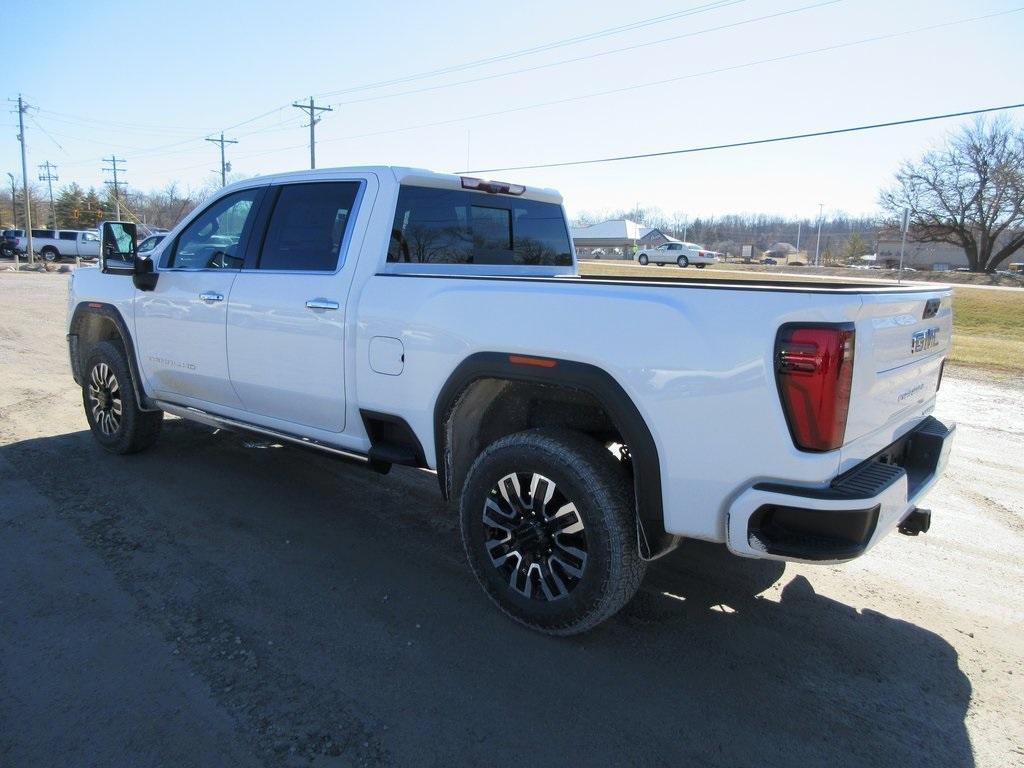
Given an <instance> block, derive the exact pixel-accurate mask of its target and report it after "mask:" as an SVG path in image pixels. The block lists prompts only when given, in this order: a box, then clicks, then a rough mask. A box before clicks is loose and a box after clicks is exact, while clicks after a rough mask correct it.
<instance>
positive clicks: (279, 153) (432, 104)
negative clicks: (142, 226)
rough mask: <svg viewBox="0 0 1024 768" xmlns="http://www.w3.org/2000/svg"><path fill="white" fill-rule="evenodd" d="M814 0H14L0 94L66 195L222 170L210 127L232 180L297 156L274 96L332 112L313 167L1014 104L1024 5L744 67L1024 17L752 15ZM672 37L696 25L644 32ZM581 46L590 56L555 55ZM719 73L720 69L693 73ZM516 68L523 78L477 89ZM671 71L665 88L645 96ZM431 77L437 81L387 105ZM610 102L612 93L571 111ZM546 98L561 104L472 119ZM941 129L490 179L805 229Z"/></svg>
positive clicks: (973, 12) (597, 149)
mask: <svg viewBox="0 0 1024 768" xmlns="http://www.w3.org/2000/svg"><path fill="white" fill-rule="evenodd" d="M819 2H821V0H690V2H685V3H684V2H668V0H640V2H632V3H622V2H608V1H607V0H568V1H566V2H553V0H518V1H517V2H515V3H488V2H480V0H458V1H457V2H434V3H423V2H385V1H381V2H366V3H358V4H357V3H338V2H328V1H326V0H308V1H305V2H300V3H293V4H286V3H280V2H274V3H271V2H262V1H261V0H251V1H250V2H246V3H232V2H209V0H207V1H206V2H194V1H193V0H183V1H181V2H174V3H160V4H156V3H147V2H138V3H134V4H127V3H126V4H119V3H110V2H103V1H102V0H94V1H93V2H89V3H82V2H74V3H72V2H63V3H52V2H39V1H37V2H28V1H27V0H20V1H19V2H16V3H10V4H8V6H7V10H6V12H5V13H4V14H3V19H4V29H5V30H7V33H8V34H7V35H6V36H5V42H6V46H5V51H4V56H3V63H2V65H0V71H2V76H0V82H2V83H3V88H2V89H0V90H2V91H3V95H4V96H6V97H16V96H17V94H18V93H19V92H22V93H24V94H25V96H26V98H27V99H28V100H29V102H30V103H31V104H33V105H34V106H37V107H39V108H40V109H39V111H38V112H35V111H34V112H32V113H31V117H30V119H29V121H28V122H27V125H26V128H27V135H28V141H29V144H28V149H29V164H30V174H31V175H32V176H33V178H34V177H35V175H36V174H37V173H38V170H37V168H36V166H37V164H39V163H42V162H43V161H44V160H49V161H51V162H53V163H56V164H57V166H58V168H59V170H58V174H59V176H60V184H64V183H66V182H70V181H76V182H78V183H79V184H81V185H83V186H90V185H98V184H100V183H101V182H102V180H103V178H104V177H103V174H102V173H101V165H102V163H101V161H100V158H101V156H104V155H110V154H111V153H116V154H117V155H118V156H119V157H124V158H126V159H127V164H126V171H127V179H128V182H129V184H130V185H131V186H133V187H135V188H138V189H154V188H158V187H162V186H164V185H166V184H168V183H169V182H172V181H175V182H178V183H179V185H181V186H182V187H184V188H198V187H201V186H203V185H206V184H209V183H210V182H211V180H212V179H213V178H214V177H213V174H212V171H213V170H214V169H217V168H218V167H219V165H218V163H219V157H218V154H217V153H218V150H217V147H216V145H213V144H210V143H208V142H205V141H203V138H204V137H205V136H211V135H215V133H216V132H219V131H220V130H221V129H226V131H227V133H226V135H227V137H228V138H235V139H238V140H239V143H238V144H236V145H232V146H230V147H229V148H228V159H229V160H231V162H232V163H233V166H234V171H236V172H238V173H240V174H244V175H247V176H248V175H254V174H262V173H270V172H275V171H281V170H290V169H297V168H305V167H308V162H309V153H308V148H307V143H306V142H307V138H308V131H307V130H306V129H305V128H303V127H302V124H303V123H304V122H305V120H304V118H303V115H302V113H300V112H299V110H297V109H294V108H292V107H290V106H288V105H289V104H290V103H291V102H292V101H294V100H299V99H304V98H307V97H309V96H310V95H316V96H317V102H318V103H324V104H332V105H334V111H333V112H330V113H327V114H326V115H325V116H324V118H323V121H322V122H321V123H320V125H319V126H318V127H317V139H318V146H317V165H318V166H319V167H327V166H337V165H357V164H375V163H381V164H401V165H413V166H419V167H427V168H432V169H434V170H439V171H456V170H464V169H465V168H466V166H467V164H468V165H469V166H470V167H471V168H490V167H495V166H508V165H522V164H530V163H542V162H557V161H562V160H571V159H583V158H588V157H600V156H607V155H617V154H630V153H636V152H646V151H657V150H666V149H674V148H681V147H687V146H695V145H704V144H715V143H722V142H729V141H737V140H744V139H749V138H758V137H768V136H774V135H782V134H788V133H797V132H806V131H813V130H819V129H828V128H834V127H841V126H846V125H855V124H861V123H871V122H879V121H885V120H891V119H900V118H905V117H914V116H918V115H926V114H934V113H941V112H952V111H960V110H967V109H971V108H977V107H985V106H995V105H1000V104H1008V103H1014V102H1020V101H1024V98H1022V97H1024V88H1022V87H1021V75H1022V64H1024V57H1022V55H1021V45H1022V40H1024V12H1018V13H1011V14H1008V15H1003V16H1000V17H998V18H994V19H988V20H983V21H976V22H973V23H967V24H960V25H955V26H950V27H946V28H942V29H933V30H930V31H924V32H918V33H915V34H908V35H901V36H898V37H894V38H891V39H888V40H880V41H875V42H869V43H864V44H858V45H852V46H849V47H845V48H841V49H838V50H832V51H827V52H821V53H814V54H808V55H797V56H794V57H792V58H788V59H786V60H783V61H776V62H771V63H761V64H752V65H751V66H737V65H746V64H748V63H752V62H758V61H761V60H764V59H770V58H774V57H779V56H787V55H790V54H799V53H800V52H803V51H809V50H812V49H817V48H824V47H829V46H835V45H842V44H846V43H852V42H855V41H858V40H862V39H865V38H870V37H876V36H879V35H888V34H893V33H899V32H903V31H907V30H913V29H918V28H921V27H926V26H930V25H936V24H942V23H945V22H950V21H956V20H960V19H964V18H969V17H974V16H981V15H984V14H989V13H996V12H999V11H1007V10H1011V9H1014V8H1018V7H1022V6H1024V2H1022V1H1021V0H1009V1H1006V0H1003V1H1000V0H980V1H979V2H970V3H965V2H962V1H961V2H953V1H950V0H937V1H935V2H928V3H924V2H899V0H897V2H892V1H891V0H842V1H841V2H835V3H832V4H826V5H822V6H820V7H814V8H809V9H807V10H802V11H798V12H795V13H789V14H787V15H782V16H777V17H776V18H772V19H764V20H760V21H751V20H753V19H757V18H759V17H763V16H768V15H771V14H778V13H780V12H785V11H793V10H795V9H800V8H805V7H807V6H812V5H816V4H817V3H819ZM699 6H704V7H707V6H713V7H711V8H707V9H706V10H703V11H701V10H699ZM687 9H692V10H695V11H696V12H693V13H690V14H689V15H677V16H676V17H674V18H671V19H668V20H663V21H660V22H657V23H652V24H648V25H646V26H642V27H639V28H634V29H631V30H627V31H623V32H618V33H614V34H607V35H603V36H599V37H595V38H592V39H588V40H583V41H580V42H577V43H575V44H571V45H561V46H558V47H554V48H548V49H547V50H544V51H540V52H535V53H531V54H529V55H522V56H516V57H512V58H507V59H505V60H502V61H496V62H492V63H489V64H487V65H485V66H474V67H471V68H467V69H463V70H461V71H457V72H450V73H448V74H445V75H442V76H433V77H426V78H422V79H415V80H410V81H407V82H404V83H401V84H397V85H389V86H378V87H374V88H365V89H360V90H349V91H348V92H347V93H338V92H341V91H345V90H346V89H353V88H359V87H360V86H365V85H367V84H374V83H379V82H381V81H387V80H391V79H398V78H405V77H407V76H410V75H416V74H419V73H422V72H425V71H430V70H436V69H439V68H445V67H453V66H458V65H462V64H465V63H467V62H473V61H477V60H480V59H483V58H487V57H492V56H501V55H503V54H506V53H510V52H516V51H521V50H523V49H530V48H535V47H543V46H547V45H548V44H550V43H555V42H557V41H561V40H565V39H567V38H572V37H578V36H584V35H590V34H591V33H596V32H600V31H602V30H606V29H608V28H611V27H620V26H623V25H629V24H633V23H635V22H639V21H643V20H648V19H652V18H655V17H660V16H665V15H667V14H680V12H683V11H686V10H687ZM738 22H739V23H740V24H739V25H738V26H732V27H731V28H727V29H719V30H716V31H707V30H710V29H712V28H714V27H721V26H725V25H734V24H736V23H738ZM746 22H749V23H746ZM681 35H690V36H689V37H683V38H679V39H676V40H673V41H669V42H662V43H658V42H656V41H658V40H661V39H663V38H669V37H678V36H681ZM626 47H629V48H631V50H627V51H623V52H619V53H609V54H607V55H599V56H596V57H595V56H593V55H594V54H603V53H605V52H608V51H611V50H613V49H619V48H626ZM581 57H590V58H585V59H584V60H581V61H576V62H572V63H562V64H559V63H558V62H564V61H565V60H567V59H577V58H581ZM544 65H553V66H544ZM538 67H541V68H539V69H538ZM725 67H731V68H732V69H731V70H729V71H724V72H717V73H713V74H701V73H706V72H708V71H709V70H716V69H721V68H725ZM526 68H533V71H530V72H524V73H519V74H509V75H507V76H500V77H489V76H492V75H501V74H502V73H508V72H511V71H513V70H521V69H526ZM691 75H692V77H687V76H691ZM480 78H489V79H483V80H479V79H480ZM680 78H685V79H680ZM473 79H475V80H478V82H474V83H463V84H459V85H450V84H452V83H458V82H460V81H464V80H473ZM665 80H672V82H667V83H663V84H660V85H648V86H644V85H643V84H646V83H652V82H655V81H665ZM449 85H450V87H441V88H434V87H435V86H449ZM423 88H433V89H432V90H426V91H422V90H421V92H419V93H404V95H395V94H403V92H407V91H412V90H418V89H423ZM611 90H618V92H617V93H614V94H610V95H605V96H594V97H591V98H577V97H587V96H589V95H590V94H595V93H598V92H602V91H611ZM332 92H334V93H332ZM382 97H387V98H382ZM559 99H574V100H572V101H568V102H566V103H562V104H555V105H548V106H542V107H537V108H533V109H525V110H519V111H512V112H508V113H506V114H503V115H491V116H486V117H473V116H478V115H486V114H488V113H494V112H499V111H503V110H512V109H516V108H519V107H524V106H529V105H535V104H539V103H542V102H551V101H555V100H559ZM272 110H274V111H272ZM267 112H270V114H265V115H264V116H262V117H260V118H259V119H257V120H254V121H252V122H246V123H245V124H244V125H237V124H239V123H242V122H243V121H247V120H249V119H250V118H253V117H256V116H258V115H261V114H263V113H267ZM1022 118H1024V114H1021V115H1019V116H1018V120H1020V119H1022ZM440 122H444V123H445V124H442V125H432V126H426V127H422V126H424V125H425V124H429V123H440ZM5 125H6V126H7V127H8V130H7V133H6V134H5V135H6V138H5V139H3V140H2V141H0V160H2V162H0V171H2V172H6V171H12V172H16V173H17V174H18V175H20V168H21V166H20V156H19V152H18V144H17V142H16V141H15V138H14V134H15V133H16V129H14V128H13V127H11V126H14V125H16V115H15V114H13V112H12V113H11V114H9V115H7V116H6V123H5ZM232 126H236V127H232ZM416 126H421V127H416ZM955 127H956V123H955V122H940V123H930V124H925V125H920V126H913V127H904V128H893V129H885V130H881V131H875V132H871V133H861V134H852V135H847V136H842V137H836V138H819V139H812V140H808V141H803V142H799V143H794V144H784V145H770V146H761V147H752V148H746V149H738V150H727V151H722V152H714V153H708V154H703V155H689V156H680V157H674V158H671V157H670V158H663V159H658V160H640V161H633V162H623V163H614V164H607V165H598V166H589V167H581V168H567V169H547V170H531V171H516V172H501V173H494V174H490V175H491V176H492V177H494V178H498V179H502V180H509V181H521V182H525V183H529V184H539V185H543V186H551V187H555V188H557V189H559V190H561V192H562V193H563V195H564V196H565V198H566V204H567V207H568V208H569V210H570V212H571V213H575V212H578V211H580V210H592V211H593V210H601V209H614V208H618V207H629V206H632V205H634V204H636V203H639V204H641V205H649V206H659V207H661V208H662V209H663V210H664V211H665V212H666V213H667V214H671V213H673V212H675V211H681V212H685V213H686V214H688V215H690V216H693V215H699V214H722V213H729V212H770V213H781V214H785V215H805V216H813V215H815V214H816V213H817V208H818V203H819V202H823V203H824V204H825V207H826V210H845V211H847V212H850V213H869V212H872V211H873V210H874V209H875V200H876V197H877V192H878V189H879V186H880V185H882V184H884V183H886V182H887V180H888V179H889V178H890V177H891V175H892V172H893V171H894V170H895V168H896V166H897V165H898V163H899V162H900V160H901V159H903V158H906V157H911V156H916V155H918V154H919V153H920V152H921V151H922V150H923V149H925V148H926V147H928V146H929V145H930V144H932V143H934V142H936V141H940V140H941V139H942V137H943V136H944V135H945V134H946V133H947V132H948V131H950V130H952V129H953V128H955ZM401 129H408V130H401ZM47 134H49V135H47ZM58 144H59V145H60V146H58ZM467 158H468V159H467ZM0 178H2V179H3V180H4V181H6V178H4V177H2V176H0Z"/></svg>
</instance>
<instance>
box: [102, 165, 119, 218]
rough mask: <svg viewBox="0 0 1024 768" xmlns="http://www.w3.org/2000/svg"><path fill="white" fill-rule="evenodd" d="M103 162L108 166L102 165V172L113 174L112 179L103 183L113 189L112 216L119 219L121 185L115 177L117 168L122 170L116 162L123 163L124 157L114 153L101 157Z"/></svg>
mask: <svg viewBox="0 0 1024 768" xmlns="http://www.w3.org/2000/svg"><path fill="white" fill-rule="evenodd" d="M103 162H105V163H110V167H109V168H107V167H106V166H104V167H103V172H104V173H112V174H113V175H114V178H113V180H112V181H105V182H103V183H104V184H106V185H107V186H109V187H112V188H113V190H114V218H115V219H118V220H120V218H121V185H120V182H119V180H118V178H117V172H118V171H119V170H123V169H121V168H118V167H117V164H118V163H123V162H124V158H121V157H117V156H116V155H111V156H110V157H105V158H103Z"/></svg>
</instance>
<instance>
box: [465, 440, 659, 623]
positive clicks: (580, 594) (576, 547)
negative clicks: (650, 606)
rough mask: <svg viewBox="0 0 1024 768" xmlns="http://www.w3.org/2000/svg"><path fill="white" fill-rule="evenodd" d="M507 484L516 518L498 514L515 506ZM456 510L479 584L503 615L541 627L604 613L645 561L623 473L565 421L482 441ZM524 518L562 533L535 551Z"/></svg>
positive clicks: (622, 599) (619, 600) (625, 594)
mask: <svg viewBox="0 0 1024 768" xmlns="http://www.w3.org/2000/svg"><path fill="white" fill-rule="evenodd" d="M512 476H515V477H516V478H517V480H516V481H515V482H512V481H510V480H509V478H510V477H512ZM537 477H539V478H540V479H539V480H538V479H537ZM543 483H550V485H551V486H552V487H551V488H550V490H549V488H548V486H547V485H544V484H543ZM499 484H503V485H504V487H505V491H504V492H503V491H502V489H501V488H499ZM516 486H518V490H519V492H518V496H519V501H518V504H519V507H520V508H521V509H523V508H528V510H527V511H526V512H524V513H522V518H523V522H522V523H513V522H512V520H513V518H512V517H503V516H502V515H503V514H505V513H507V512H508V511H509V510H511V511H512V512H513V514H514V513H515V508H516V504H512V503H510V502H509V498H510V497H512V498H514V497H515V496H516V495H517V493H516ZM534 491H536V494H535V497H534ZM506 492H507V493H506ZM545 498H546V499H547V502H548V503H547V504H543V503H540V502H541V501H542V500H543V499H545ZM535 502H536V503H535ZM537 503H540V504H539V511H537V510H538V506H537ZM530 509H532V510H534V511H536V512H537V513H536V514H535V516H534V517H533V518H531V517H530V514H533V513H531V512H530V511H529V510H530ZM566 510H571V511H566ZM574 515H575V516H574ZM460 519H461V527H462V541H463V545H464V547H465V549H466V557H467V558H468V560H469V563H470V566H471V567H472V568H473V572H474V574H476V577H477V579H478V581H479V582H480V585H481V586H482V587H483V588H484V591H485V592H486V593H487V595H488V596H489V597H490V598H491V600H493V601H494V603H495V604H497V606H498V607H499V608H500V609H501V610H502V611H504V612H505V613H506V614H507V615H508V616H510V617H511V618H513V619H515V620H516V621H518V622H520V623H521V624H524V625H526V626H527V627H530V628H531V629H536V630H538V631H540V632H544V633H546V634H551V635H574V634H578V633H580V632H585V631H586V630H589V629H591V628H593V627H595V626H596V625H598V624H600V623H601V622H603V621H605V620H606V619H608V618H609V617H611V616H612V615H614V614H615V613H616V612H617V611H618V610H619V609H621V608H622V607H623V606H624V605H625V604H626V603H628V602H629V600H630V599H631V598H632V597H633V595H634V594H636V591H637V589H638V588H639V586H640V582H641V580H642V579H643V576H644V572H645V570H646V563H645V562H644V561H643V560H642V559H641V558H640V553H639V551H638V547H637V531H636V517H635V513H634V502H633V491H632V485H631V483H630V479H629V477H628V475H627V474H626V473H624V472H622V469H621V466H620V463H619V462H618V461H617V460H616V459H615V458H614V457H613V456H612V455H611V453H609V452H608V450H607V449H606V448H605V447H604V446H603V445H601V444H600V443H598V442H597V441H595V440H593V439H591V438H589V437H587V436H586V435H582V434H580V433H577V432H572V431H570V430H564V429H535V430H528V431H525V432H517V433H515V434H512V435H508V436H506V437H503V438H501V439H499V440H497V441H495V442H494V443H492V444H491V445H490V446H488V447H487V448H486V449H484V451H483V452H482V453H481V454H480V456H479V457H477V459H476V461H475V462H474V463H473V466H472V467H471V469H470V470H469V475H468V477H467V479H466V484H465V486H464V488H463V492H462V498H461V501H460ZM494 522H497V523H499V524H500V526H498V527H496V526H495V525H493V523H494ZM531 525H533V526H535V527H536V526H538V525H541V526H543V525H551V526H554V528H555V529H557V530H559V531H563V532H564V533H563V532H557V533H554V534H552V535H551V536H550V538H548V539H546V540H547V541H548V543H549V548H548V549H547V550H546V553H545V551H544V548H543V547H544V545H543V543H542V544H541V545H540V553H539V554H537V552H536V550H531V549H530V547H531V546H534V547H536V546H537V545H536V544H535V543H534V544H532V545H531V544H530V543H529V535H530V526H531ZM501 526H507V529H504V530H503V529H502V527H501ZM576 528H580V530H579V531H574V529H576ZM505 531H507V533H506V532H505ZM524 531H525V532H524ZM506 535H507V536H508V537H509V538H508V542H507V543H505V542H503V541H502V540H503V539H504V537H505V536H506ZM538 535H544V534H538ZM533 540H534V542H535V541H536V536H534V537H533ZM544 540H545V539H543V538H542V539H541V541H542V542H543V541H544ZM524 542H526V543H524ZM513 547H516V549H515V550H513V549H512V548H513ZM509 551H514V553H515V554H513V555H505V554H504V553H505V552H509ZM569 552H575V553H577V554H575V555H568V554H567V553H569ZM581 552H582V553H583V554H584V555H585V557H584V558H583V559H580V558H579V557H578V553H581ZM516 554H518V556H519V560H518V562H514V561H513V558H514V557H515V556H516ZM503 557H504V558H505V562H503V563H501V564H499V561H500V560H501V559H502V558H503ZM524 563H525V570H524ZM567 565H569V566H572V568H567V567H565V566H567ZM545 569H546V570H545ZM574 571H575V572H576V573H578V574H579V575H578V576H577V575H574V573H573V572H574ZM523 574H525V579H524V578H523ZM513 579H514V580H515V586H514V585H513ZM545 582H546V584H545ZM560 590H561V591H560Z"/></svg>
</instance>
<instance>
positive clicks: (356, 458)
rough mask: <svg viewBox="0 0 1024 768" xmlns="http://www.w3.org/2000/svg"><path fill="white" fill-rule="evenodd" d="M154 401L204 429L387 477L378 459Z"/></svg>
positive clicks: (385, 465) (383, 463)
mask: <svg viewBox="0 0 1024 768" xmlns="http://www.w3.org/2000/svg"><path fill="white" fill-rule="evenodd" d="M154 402H155V404H156V406H157V407H158V408H159V409H160V410H162V411H166V412H167V413H170V414H172V415H174V416H178V417H180V418H182V419H187V420H189V421H198V422H199V423H201V424H206V425H207V426H208V427H216V428H219V429H226V430H227V431H229V432H248V433H251V434H255V435H260V436H262V437H272V438H274V439H275V440H280V441H282V442H285V443H288V444H290V445H297V446H299V447H300V448H308V449H310V450H314V451H321V452H322V453H327V454H330V455H332V456H334V457H335V458H338V459H342V460H344V461H351V462H354V463H356V464H360V465H362V466H365V467H368V468H370V469H372V470H374V471H375V472H379V473H381V474H382V475H383V474H387V472H388V471H389V470H390V469H391V464H390V462H387V461H382V460H381V459H380V458H377V457H374V456H367V455H366V454H363V453H358V452H356V451H350V450H348V449H347V448H339V447H338V446H336V445H330V444H329V443H322V442H320V441H319V440H311V439H309V438H308V437H300V436H298V435H290V434H288V433H287V432H278V431H277V430H276V429H268V428H267V427H260V426H257V425H255V424H250V423H248V422H244V421H237V420H235V419H229V418H227V417H226V416H218V415H217V414H215V413H210V412H209V411H204V410H202V409H200V408H194V407H192V406H190V405H175V404H174V403H169V402H167V401H166V400H155V401H154Z"/></svg>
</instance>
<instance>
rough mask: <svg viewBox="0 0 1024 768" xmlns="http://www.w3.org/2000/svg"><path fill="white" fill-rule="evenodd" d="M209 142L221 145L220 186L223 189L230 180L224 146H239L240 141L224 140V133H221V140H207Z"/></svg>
mask: <svg viewBox="0 0 1024 768" xmlns="http://www.w3.org/2000/svg"><path fill="white" fill-rule="evenodd" d="M207 141H212V142H213V143H214V144H220V185H221V186H222V187H223V186H225V185H226V184H227V183H228V182H227V178H228V164H227V163H225V162H224V145H225V144H237V143H238V140H237V139H225V138H224V131H221V132H220V138H219V139H207Z"/></svg>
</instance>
